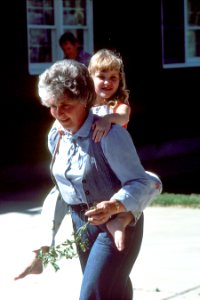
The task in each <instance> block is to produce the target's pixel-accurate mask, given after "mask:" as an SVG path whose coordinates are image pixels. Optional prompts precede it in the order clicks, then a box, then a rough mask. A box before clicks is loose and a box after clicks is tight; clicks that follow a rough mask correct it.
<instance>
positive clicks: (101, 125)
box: [92, 116, 111, 143]
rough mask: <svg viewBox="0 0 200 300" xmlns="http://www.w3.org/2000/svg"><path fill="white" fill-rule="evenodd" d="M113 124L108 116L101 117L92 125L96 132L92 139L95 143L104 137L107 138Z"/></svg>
mask: <svg viewBox="0 0 200 300" xmlns="http://www.w3.org/2000/svg"><path fill="white" fill-rule="evenodd" d="M110 127H111V122H110V121H109V120H108V118H107V116H104V117H101V118H100V119H99V120H98V121H96V122H95V123H94V124H93V125H92V129H93V130H94V132H93V135H92V139H93V140H94V141H95V143H97V142H99V141H100V140H101V138H102V137H104V136H106V135H107V134H108V132H109V130H110Z"/></svg>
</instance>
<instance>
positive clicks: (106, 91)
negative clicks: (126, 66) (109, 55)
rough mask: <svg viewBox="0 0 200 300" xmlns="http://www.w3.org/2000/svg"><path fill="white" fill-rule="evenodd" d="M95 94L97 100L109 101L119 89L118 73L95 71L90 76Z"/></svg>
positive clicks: (114, 71)
mask: <svg viewBox="0 0 200 300" xmlns="http://www.w3.org/2000/svg"><path fill="white" fill-rule="evenodd" d="M92 78H93V81H94V86H95V92H96V94H97V98H98V99H99V98H103V99H108V100H109V99H110V98H112V96H113V95H114V94H115V93H116V91H117V89H118V87H119V81H120V78H119V72H118V71H116V70H112V71H96V72H95V73H94V74H93V75H92Z"/></svg>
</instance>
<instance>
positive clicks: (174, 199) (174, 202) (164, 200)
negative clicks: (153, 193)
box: [151, 193, 200, 208]
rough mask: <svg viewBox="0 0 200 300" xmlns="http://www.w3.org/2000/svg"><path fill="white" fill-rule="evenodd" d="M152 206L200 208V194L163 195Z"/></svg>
mask: <svg viewBox="0 0 200 300" xmlns="http://www.w3.org/2000/svg"><path fill="white" fill-rule="evenodd" d="M151 206H182V207H191V208H200V194H190V195H185V194H172V193H163V194H161V195H159V196H157V197H156V198H155V200H154V201H153V202H152V204H151Z"/></svg>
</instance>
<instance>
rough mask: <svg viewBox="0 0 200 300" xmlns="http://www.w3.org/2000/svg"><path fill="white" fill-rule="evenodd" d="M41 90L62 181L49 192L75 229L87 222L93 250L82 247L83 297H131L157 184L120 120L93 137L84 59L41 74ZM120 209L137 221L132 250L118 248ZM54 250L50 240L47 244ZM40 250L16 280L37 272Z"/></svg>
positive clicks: (131, 230) (129, 238)
mask: <svg viewBox="0 0 200 300" xmlns="http://www.w3.org/2000/svg"><path fill="white" fill-rule="evenodd" d="M38 88H39V95H40V98H41V102H42V104H43V105H45V106H47V107H48V108H49V109H50V112H51V114H52V116H53V117H54V118H55V119H56V123H55V122H54V124H53V126H52V128H51V130H50V132H49V135H48V146H49V150H50V153H51V154H52V162H51V170H52V176H53V178H54V182H55V186H54V188H53V189H52V190H51V191H50V193H49V195H48V196H47V197H50V198H52V201H53V203H54V202H56V203H57V202H64V203H67V205H68V208H69V211H70V214H71V218H72V223H73V228H74V231H75V232H77V231H78V230H79V229H80V227H82V226H83V225H85V224H87V234H86V236H85V239H86V240H87V241H89V243H88V247H87V250H86V251H85V252H83V251H82V249H81V247H80V245H79V244H77V252H78V256H79V260H80V264H81V268H82V272H83V278H82V284H81V289H80V297H79V300H89V299H99V300H122V299H126V300H132V298H133V288H132V283H131V280H130V272H131V270H132V267H133V266H134V263H135V261H136V259H137V257H138V254H139V251H140V247H141V243H142V237H143V218H144V214H143V211H144V209H145V208H146V207H147V206H148V205H149V204H150V203H151V201H152V198H153V197H152V195H154V196H155V195H156V194H157V193H158V189H157V182H156V181H155V179H154V178H152V177H151V176H149V174H147V173H146V172H145V170H144V168H143V166H142V164H141V162H140V159H139V157H138V155H137V151H136V149H135V146H134V143H133V140H132V138H131V136H130V134H129V133H128V131H127V130H126V129H125V128H123V127H122V126H121V125H118V124H113V125H112V127H111V128H110V130H109V132H108V134H107V135H106V136H104V137H102V139H101V140H100V142H99V143H95V142H94V141H93V138H92V135H93V128H92V125H93V123H94V122H95V121H96V120H98V118H99V116H97V115H95V114H93V113H92V111H91V107H92V106H93V105H94V103H95V100H96V93H95V89H94V83H93V80H92V78H91V76H90V75H89V72H88V69H87V67H86V66H85V65H84V64H81V63H79V62H77V61H75V60H69V59H68V60H62V61H58V62H56V63H55V64H53V65H52V66H51V67H50V68H49V69H47V70H46V71H44V72H43V73H42V74H41V75H40V77H39V84H38ZM127 149H128V151H127ZM48 203H50V202H48ZM94 205H95V206H94ZM55 210H56V207H55ZM121 212H131V213H132V215H133V218H132V222H131V224H129V226H127V227H126V237H125V247H124V249H123V251H118V250H117V248H116V246H115V244H114V240H113V237H112V235H111V234H110V232H109V231H108V229H107V226H106V223H107V222H108V221H109V220H110V218H115V217H116V216H117V215H118V214H119V213H121ZM66 230H67V229H66ZM49 247H50V245H49V244H46V242H45V243H43V244H41V247H40V249H42V250H44V252H45V251H48V248H49ZM40 249H38V251H40ZM38 251H35V252H34V253H35V258H34V260H33V263H32V264H31V265H30V266H28V267H27V268H26V269H25V270H24V271H23V272H22V273H21V274H19V275H18V276H16V277H15V279H20V278H23V277H25V276H26V275H28V274H35V273H37V272H38V270H36V269H35V262H36V261H38V259H37V253H38Z"/></svg>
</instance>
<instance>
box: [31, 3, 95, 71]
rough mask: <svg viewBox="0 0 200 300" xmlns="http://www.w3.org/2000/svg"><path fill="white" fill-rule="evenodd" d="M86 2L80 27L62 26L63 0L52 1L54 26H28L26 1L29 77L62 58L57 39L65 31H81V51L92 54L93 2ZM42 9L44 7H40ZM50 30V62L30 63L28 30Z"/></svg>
mask: <svg viewBox="0 0 200 300" xmlns="http://www.w3.org/2000/svg"><path fill="white" fill-rule="evenodd" d="M85 2H86V14H85V18H86V20H85V24H84V25H81V24H78V25H65V24H63V23H64V22H63V11H64V9H63V0H53V14H54V24H53V25H44V24H37V25H36V24H29V17H30V15H28V13H29V12H28V0H26V14H27V43H28V45H27V50H28V71H29V74H30V75H38V74H41V73H42V72H43V71H44V70H45V69H46V68H48V67H50V66H51V65H52V63H53V62H55V61H57V60H59V59H62V58H63V52H62V50H61V48H60V46H59V37H60V36H61V35H62V34H63V33H64V32H65V31H75V30H83V45H82V46H83V50H84V51H86V52H89V53H93V47H94V46H93V0H85ZM42 8H44V6H43V7H42ZM31 29H39V30H43V29H44V30H50V31H51V32H50V34H51V42H50V45H51V56H52V58H51V61H49V62H31V61H30V48H31V43H30V30H31Z"/></svg>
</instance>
